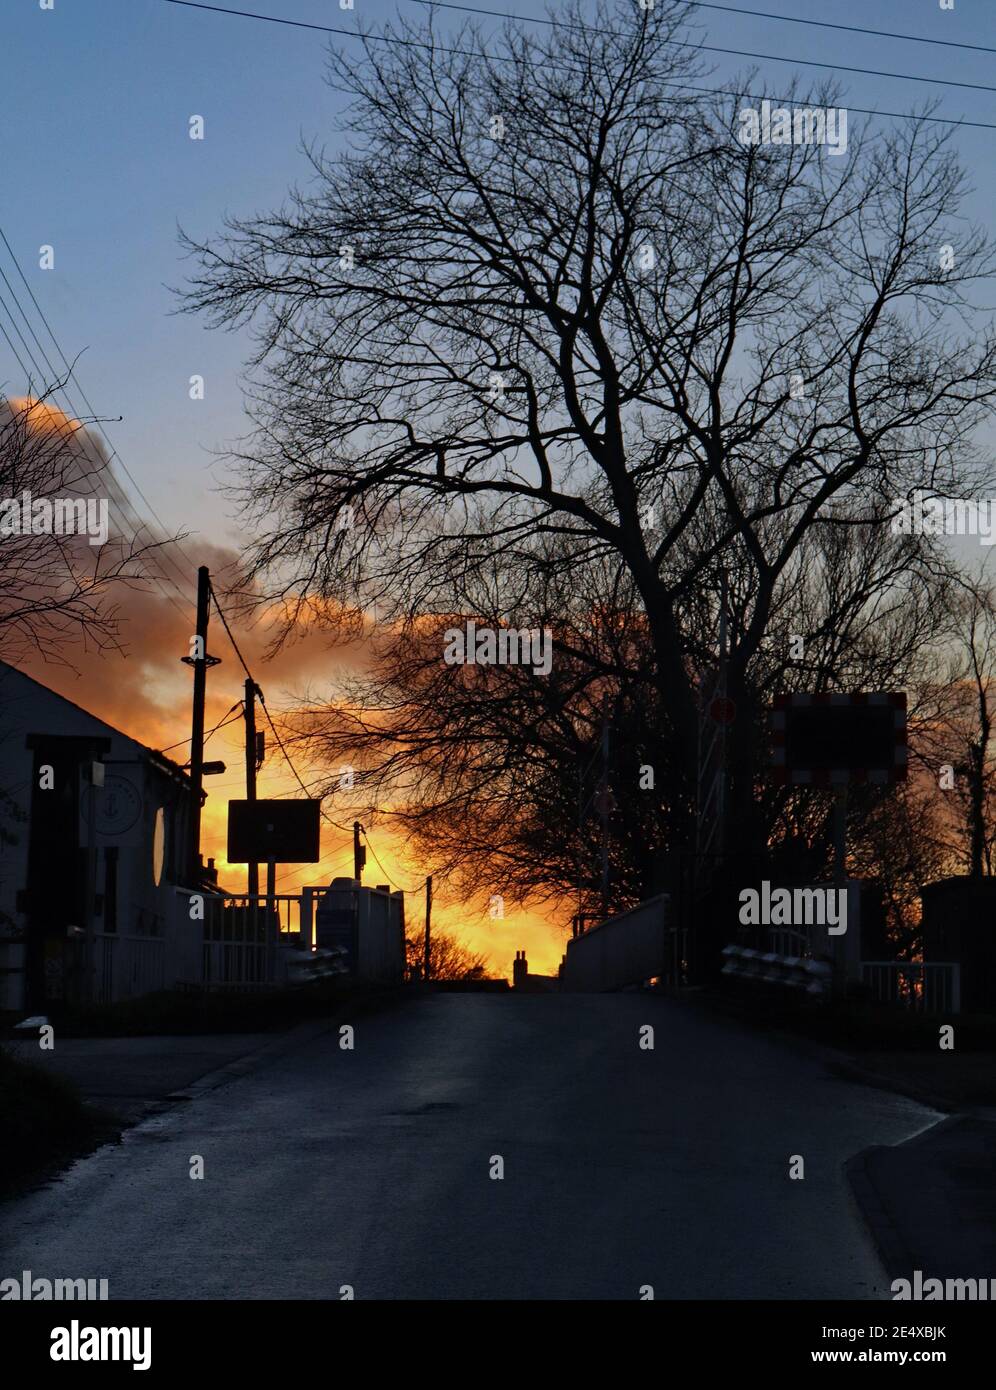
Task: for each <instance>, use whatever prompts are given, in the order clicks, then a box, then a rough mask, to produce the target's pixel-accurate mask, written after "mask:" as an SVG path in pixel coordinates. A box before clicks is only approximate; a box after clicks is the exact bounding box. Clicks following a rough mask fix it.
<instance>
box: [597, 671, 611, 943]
mask: <svg viewBox="0 0 996 1390" xmlns="http://www.w3.org/2000/svg"><path fill="white" fill-rule="evenodd" d="M609 729H610V725H609V702H608V698H606V701H605V706H604V708H603V710H602V789H601V793H600V796H599V810H600V812H601V816H602V921H603V922H604V921H605V919H606V917H608V915H609V812H610V810H611V809H612V804H611V803H612V794H611V792H610V791H609Z"/></svg>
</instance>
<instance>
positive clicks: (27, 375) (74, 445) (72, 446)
mask: <svg viewBox="0 0 996 1390" xmlns="http://www.w3.org/2000/svg"><path fill="white" fill-rule="evenodd" d="M2 236H3V231H2V229H0V237H2ZM3 239H4V241H5V242H6V237H3ZM8 246H9V243H8ZM12 259H14V263H15V265H16V264H17V261H16V258H14V257H13V256H12ZM18 269H20V267H18ZM0 277H2V279H3V282H4V284H5V285H6V286H7V290H8V292H9V294H10V297H11V299H12V300H13V302H14V306H15V307H16V309H17V311H18V313H19V314H20V315H21V318H22V319H23V320H24V323H25V326H26V327H27V330H28V332H29V334H30V335H31V337H32V338H33V339H34V342H35V345H36V346H37V348H38V351H39V353H40V354H41V357H42V361H43V362H44V363H45V365H46V367H47V369H48V377H47V378H46V375H45V372H44V371H43V370H42V368H41V366H40V364H39V362H38V359H37V358H36V357H35V354H34V352H33V351H32V349H31V347H30V346H29V344H28V342H27V339H26V338H25V337H24V334H23V333H22V332H21V330H20V328H19V327H18V323H17V319H16V318H15V316H14V314H13V312H12V311H11V309H10V307H9V305H8V304H7V302H6V300H5V299H4V297H3V295H2V293H0V307H2V309H3V311H4V313H5V314H6V315H7V317H8V319H9V320H10V324H11V327H12V328H13V330H14V332H15V333H16V334H17V337H18V339H19V340H20V343H21V346H22V348H23V349H24V351H25V353H26V354H27V356H28V358H29V360H30V362H31V368H29V367H27V366H26V364H25V362H24V358H23V357H22V356H21V354H20V352H18V350H17V347H16V346H15V344H14V342H13V340H12V338H11V336H10V334H9V333H8V332H7V330H6V328H5V327H4V326H3V323H2V322H0V333H2V334H3V336H4V338H5V339H6V342H7V346H8V347H9V348H10V350H11V353H12V354H13V357H14V360H15V361H16V362H17V365H18V366H19V367H20V369H21V371H22V372H23V374H24V379H25V385H26V386H27V387H28V389H30V383H31V381H32V378H34V377H36V378H37V379H38V383H39V386H40V387H43V386H44V384H45V382H46V380H47V381H48V383H49V387H48V388H47V389H50V390H52V392H53V396H55V391H54V383H55V381H56V380H57V379H58V375H59V374H58V372H57V371H56V370H55V368H54V367H53V365H52V362H51V359H50V358H49V356H48V354H47V352H46V351H45V348H44V347H43V346H42V343H41V341H40V339H39V337H38V334H37V333H36V332H35V330H34V328H33V326H32V324H31V320H30V319H29V318H28V315H27V314H26V313H25V311H24V306H23V304H22V303H21V301H20V300H19V299H18V297H17V293H16V291H15V290H14V287H13V286H12V285H11V283H10V281H9V280H8V279H7V276H6V274H5V273H4V270H3V268H2V267H0ZM21 278H22V279H23V278H24V277H23V273H22V276H21ZM28 293H29V294H30V293H31V288H30V286H28ZM61 393H62V394H63V395H64V396H65V399H66V402H67V404H68V406H69V412H68V414H67V419H73V418H75V417H76V416H78V415H80V414H82V412H81V411H80V410H78V409H77V407H76V405H75V403H74V401H73V400H72V398H71V396H70V395H69V393H68V391H66V389H65V387H64V386H63V387H62V388H61ZM30 408H31V407H30V401H29V406H28V411H29V413H30ZM67 447H68V449H69V453H70V455H71V457H72V458H73V459H75V460H76V462H77V463H79V464H80V466H81V471H82V473H83V475H84V476H86V474H87V473H88V471H89V469H90V467H91V461H90V460H87V459H86V458H85V455H84V454H83V451H82V450H81V448H80V446H79V443H78V441H77V439H76V433H75V430H74V431H73V432H72V433H71V435H70V438H69V441H68V444H67ZM107 480H108V484H109V489H110V490H113V489H112V488H110V485H111V484H112V483H113V473H112V472H110V471H109V472H108V475H107ZM118 491H119V493H120V498H116V499H115V500H117V501H119V503H120V499H121V498H123V499H124V502H125V505H126V507H127V510H128V511H130V512H132V514H133V515H134V514H135V513H134V508H133V507H132V506H131V503H130V502H129V501H128V498H127V494H126V493H125V492H124V490H123V489H121V488H118ZM137 538H138V528H137V527H136V526H135V525H134V523H132V535H131V536H130V537H129V539H130V540H131V541H132V542H134V541H135V540H137ZM150 577H151V578H152V580H153V583H156V584H157V587H158V589H159V592H160V594H161V595H162V597H163V598H165V599H166V600H167V601H168V602H170V603H172V604H173V607H174V608H176V610H177V612H179V613H181V615H183V616H186V615H185V614H183V610H182V609H181V608H180V607H179V605H178V604H177V602H176V600H175V599H174V598H173V597H172V595H171V594H168V593H167V592H166V590H165V589H164V588H163V586H162V583H160V582H158V581H157V578H156V575H155V574H152V575H151V576H150ZM170 582H173V581H170ZM173 587H174V588H176V587H177V586H176V584H175V583H173Z"/></svg>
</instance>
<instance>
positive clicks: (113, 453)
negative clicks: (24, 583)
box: [0, 226, 193, 616]
mask: <svg viewBox="0 0 996 1390" xmlns="http://www.w3.org/2000/svg"><path fill="white" fill-rule="evenodd" d="M0 240H2V241H3V244H4V246H5V247H6V248H7V253H8V255H9V256H10V259H11V262H12V263H13V265H14V268H15V269H16V271H17V273H18V275H19V277H20V279H21V282H22V283H23V285H24V288H25V289H26V290H27V292H28V295H29V296H30V299H31V302H32V304H33V305H34V307H35V310H36V312H37V314H38V317H39V318H40V319H41V321H42V324H43V325H44V327H45V330H46V332H47V333H48V336H49V337H50V338H51V340H52V342H53V344H54V346H55V350H56V352H57V353H58V355H59V359H60V361H61V362H62V365H63V368H64V370H65V371H66V373H67V374H68V379H70V380H72V381H75V383H76V389H77V390H78V391H79V394H80V397H81V399H82V401H83V404H84V405H85V406H86V408H87V410H88V411H89V413H90V416H91V417H92V418H93V421H94V424H95V426H96V428H97V430H98V431H99V433H100V434H101V435H102V436H103V439H104V442H105V443H106V445H107V447H108V450H109V451H110V458H109V462H111V463H113V461H114V460H115V459H117V461H118V463H119V464H120V465H121V470H122V472H123V473H124V474H125V477H126V478H128V480H129V481H130V483H131V485H132V487H134V489H135V491H136V492H137V493H138V495H139V497H140V498H141V500H142V502H143V503H144V504H145V506H146V507H147V508H148V510H149V512H150V513H151V514H152V516H153V518H154V520H155V521H156V522H157V523H158V525H159V527H160V530H161V531H162V533H163V535H164V536H168V534H169V533H168V529H167V527H166V525H165V523H164V522H163V521H162V518H161V517H160V516H159V515H158V514H157V513H156V510H155V508H154V507H153V506H152V504H151V502H150V501H149V499H148V498H147V497H146V496H145V493H144V492H143V491H142V489H141V487H140V486H139V484H138V482H137V481H136V479H135V478H134V476H133V475H132V473H131V471H130V470H129V468H128V466H127V464H126V463H125V461H124V459H123V458H122V457H121V455H120V454H119V453H118V451H117V449H115V447H114V445H113V443H112V442H111V440H110V439H109V437H108V435H107V431H106V430H105V429H104V427H103V425H102V424H101V423H100V421H99V420H98V419H97V412H96V410H94V408H93V406H92V405H91V403H90V400H89V398H88V397H87V394H86V392H85V391H84V390H83V387H82V384H81V383H80V380H79V377H78V376H77V375H76V371H75V368H74V367H72V366H70V363H69V360H68V358H67V357H66V354H65V353H64V352H63V350H62V346H61V344H60V343H59V340H58V338H57V337H56V336H55V331H54V330H53V328H52V325H51V324H50V323H49V321H48V319H47V318H46V316H45V311H44V310H43V309H42V307H41V305H40V304H39V302H38V298H37V296H36V295H35V292H34V290H33V289H32V288H31V285H30V283H29V281H28V279H27V276H26V275H25V274H24V271H23V269H22V267H21V263H20V261H19V260H18V258H17V256H16V254H15V252H14V248H13V247H12V246H11V244H10V241H9V240H8V238H7V234H6V232H5V231H4V229H3V227H2V226H0ZM0 275H3V280H4V283H5V284H6V285H7V287H8V289H9V291H10V294H11V298H12V299H13V300H14V303H15V304H16V305H17V308H18V310H19V311H20V314H21V317H22V318H23V319H24V322H25V324H26V325H27V328H28V331H29V333H30V334H31V336H32V338H33V339H34V341H35V343H36V344H37V346H38V350H39V352H40V353H41V355H42V358H43V360H44V361H45V363H46V365H47V366H48V369H49V371H50V372H51V374H52V376H53V378H55V377H57V376H58V373H57V372H56V371H55V368H54V367H53V366H52V362H51V360H50V358H49V357H48V354H47V353H46V351H45V349H44V348H43V346H42V344H41V340H40V339H39V337H38V335H37V333H36V332H35V331H34V328H33V327H32V325H31V322H30V320H29V318H28V315H27V314H26V313H25V311H24V308H23V306H22V305H21V303H20V300H19V299H18V298H17V295H16V294H15V292H14V289H13V287H12V286H11V284H10V281H9V280H8V279H7V276H6V274H4V272H3V270H2V269H0ZM29 356H31V358H32V361H34V356H33V354H29ZM36 366H37V364H36ZM62 390H63V394H64V395H65V397H66V399H67V401H68V402H69V405H70V409H71V411H72V413H73V415H82V413H83V412H82V411H79V410H77V407H76V405H75V404H74V402H73V400H72V397H71V396H70V394H69V391H68V390H67V389H66V388H65V387H63V388H62ZM110 480H113V471H111V473H110V474H109V481H110ZM119 491H120V493H121V497H120V499H119V504H120V502H123V504H124V507H125V508H126V509H127V511H129V512H130V513H131V514H132V517H133V518H135V519H138V520H140V518H138V514H137V512H136V511H135V508H134V507H133V506H132V504H131V501H130V499H129V498H128V495H127V493H126V492H125V490H124V489H123V488H119ZM132 530H133V532H134V536H133V539H134V537H137V535H138V530H137V528H136V527H135V526H134V522H133V523H132ZM176 545H177V547H178V549H179V550H180V552H181V554H183V555H184V556H185V558H186V559H187V560H188V562H189V563H190V564H191V565H192V564H193V561H192V560H191V559H190V556H189V555H186V552H185V551H184V549H183V546H182V545H181V544H180V542H179V541H177V542H176ZM156 559H157V561H158V562H159V567H160V573H161V577H162V578H163V579H165V580H166V582H167V583H169V584H172V585H173V588H174V589H176V591H177V593H179V594H181V595H183V590H182V589H181V587H180V585H178V584H177V582H176V579H175V578H173V577H172V576H171V575H168V574H166V573H165V572H164V570H163V565H164V562H165V561H166V560H169V562H170V563H171V564H172V565H173V568H174V570H175V572H176V574H177V575H179V576H180V577H181V579H183V581H184V583H187V578H186V576H185V575H184V574H183V571H182V570H181V569H180V567H179V565H178V564H177V562H176V561H175V560H172V559H171V558H170V557H168V556H163V555H160V554H159V552H158V551H157V552H156ZM166 597H168V596H166ZM170 601H171V602H173V603H174V607H176V606H177V605H176V603H175V601H174V600H170ZM179 611H181V612H183V610H179ZM184 616H186V614H185V613H184Z"/></svg>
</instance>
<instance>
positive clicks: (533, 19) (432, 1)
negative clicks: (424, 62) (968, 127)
mask: <svg viewBox="0 0 996 1390" xmlns="http://www.w3.org/2000/svg"><path fill="white" fill-rule="evenodd" d="M690 3H695V0H690ZM408 4H410V5H423V6H426V7H428V8H429V9H434V8H438V9H442V10H461V11H463V12H464V13H465V14H479V15H487V16H489V17H490V18H493V19H516V20H518V21H519V22H520V23H525V24H546V25H548V26H549V27H551V28H559V29H578V30H580V31H582V32H584V33H592V34H607V33H610V32H611V30H608V29H599V28H596V27H595V26H594V25H590V24H574V23H572V22H570V21H565V20H562V19H543V18H541V17H538V16H535V15H518V14H511V13H510V12H509V11H507V10H481V9H477V8H475V7H474V6H473V5H457V4H451V3H449V0H408ZM671 42H672V43H673V44H674V45H675V47H676V48H694V49H700V50H701V51H702V52H704V53H726V54H732V55H733V56H734V57H737V58H764V59H767V60H768V61H769V62H773V63H792V64H795V65H797V66H799V67H804V68H829V69H831V70H832V71H835V72H857V73H861V74H862V75H863V76H865V77H892V78H896V79H897V80H898V81H901V82H929V83H931V85H933V86H935V87H966V88H968V89H969V90H971V91H976V92H996V87H991V86H988V85H986V84H985V83H981V82H959V81H958V80H957V79H956V78H953V77H951V78H947V77H920V76H918V75H917V74H916V73H908V72H883V71H881V70H880V69H878V68H854V67H849V66H847V64H845V63H821V62H818V61H817V60H815V59H812V58H783V57H781V56H780V55H779V54H776V53H752V52H750V51H749V50H747V49H743V48H719V47H717V46H716V45H715V44H708V43H688V42H685V41H683V40H681V39H672V40H671ZM992 51H996V50H992Z"/></svg>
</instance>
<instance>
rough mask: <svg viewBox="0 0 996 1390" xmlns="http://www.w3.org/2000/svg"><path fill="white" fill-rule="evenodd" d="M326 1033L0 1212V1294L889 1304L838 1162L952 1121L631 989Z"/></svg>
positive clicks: (444, 1005) (451, 1001)
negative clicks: (50, 1289)
mask: <svg viewBox="0 0 996 1390" xmlns="http://www.w3.org/2000/svg"><path fill="white" fill-rule="evenodd" d="M647 1024H649V1025H651V1026H652V1027H653V1030H654V1038H653V1041H654V1047H653V1050H649V1049H645V1048H641V1047H640V1038H641V1028H642V1027H643V1026H644V1025H647ZM339 1042H340V1039H339V1034H338V1032H337V1031H330V1032H327V1033H325V1034H323V1035H321V1036H320V1037H318V1038H316V1039H312V1040H310V1041H308V1042H303V1043H302V1044H301V1045H300V1046H298V1047H295V1048H292V1049H290V1050H285V1051H284V1052H283V1053H282V1054H280V1055H277V1056H275V1057H273V1058H271V1059H269V1060H266V1061H264V1062H262V1063H261V1064H260V1065H258V1066H257V1067H256V1068H255V1069H254V1070H253V1071H251V1072H250V1073H249V1074H247V1075H245V1076H242V1077H239V1078H237V1079H236V1080H234V1081H231V1082H230V1083H228V1084H226V1085H224V1086H222V1087H220V1088H218V1089H216V1090H213V1091H209V1092H207V1093H205V1094H204V1095H202V1096H200V1097H199V1098H197V1099H194V1100H193V1101H191V1102H189V1103H187V1104H179V1105H177V1106H175V1107H174V1108H173V1109H171V1110H170V1111H169V1112H167V1113H165V1114H161V1115H157V1116H155V1117H154V1118H152V1119H149V1120H146V1121H145V1122H144V1123H142V1124H141V1125H139V1126H138V1127H136V1128H135V1129H132V1130H130V1131H128V1132H127V1133H126V1135H125V1138H124V1142H123V1143H122V1144H120V1145H116V1146H111V1147H109V1148H105V1149H103V1150H101V1151H100V1152H98V1153H96V1154H94V1155H92V1156H91V1157H90V1158H88V1159H85V1160H83V1161H82V1162H80V1163H79V1164H77V1165H76V1167H75V1168H74V1169H73V1170H72V1171H71V1172H70V1174H69V1175H67V1176H66V1177H65V1178H63V1179H61V1180H60V1181H59V1182H57V1183H56V1184H55V1185H53V1186H51V1187H49V1188H47V1189H44V1190H41V1191H39V1192H36V1193H33V1194H30V1195H29V1196H27V1197H24V1198H22V1199H20V1200H18V1201H16V1202H13V1203H10V1204H8V1205H7V1206H6V1207H4V1208H2V1209H0V1251H2V1252H3V1254H2V1267H0V1275H2V1276H3V1277H7V1276H9V1275H11V1274H13V1273H17V1274H19V1273H20V1271H21V1270H22V1269H30V1270H31V1271H32V1272H33V1274H34V1275H35V1276H36V1277H38V1276H44V1277H47V1278H70V1277H72V1278H98V1279H99V1278H106V1279H108V1281H109V1289H110V1296H111V1298H112V1299H113V1298H145V1299H156V1298H197V1299H200V1298H266V1297H271V1298H294V1299H298V1298H304V1299H329V1298H332V1299H338V1298H340V1297H341V1296H342V1292H341V1291H342V1290H344V1289H346V1288H348V1289H351V1290H352V1292H353V1296H354V1297H356V1298H358V1299H370V1298H391V1299H409V1298H433V1299H454V1298H513V1299H579V1298H597V1299H606V1298H611V1299H637V1298H639V1297H641V1290H643V1291H644V1294H643V1296H646V1292H645V1291H646V1289H647V1287H648V1286H649V1287H650V1288H652V1289H653V1293H654V1296H655V1297H656V1298H658V1299H660V1298H672V1299H674V1298H677V1299H693V1298H696V1299H697V1298H805V1299H828V1298H881V1297H888V1296H889V1290H888V1284H887V1281H886V1278H885V1275H884V1273H883V1271H882V1269H881V1267H880V1265H879V1263H878V1260H877V1258H876V1256H875V1254H874V1251H873V1249H872V1246H871V1243H870V1241H869V1239H868V1236H867V1234H866V1232H865V1230H864V1227H863V1224H862V1221H861V1217H860V1214H859V1213H858V1211H857V1208H856V1207H855V1206H854V1203H853V1200H852V1198H851V1196H850V1193H849V1190H848V1188H847V1185H846V1182H845V1179H844V1176H843V1173H842V1164H843V1163H844V1161H845V1160H846V1159H847V1158H849V1157H850V1156H851V1155H852V1154H854V1153H856V1152H858V1151H859V1150H861V1149H864V1148H866V1147H867V1146H869V1145H871V1144H895V1143H900V1142H902V1141H904V1140H905V1139H907V1138H909V1137H911V1136H912V1135H914V1134H916V1133H918V1132H920V1131H922V1130H923V1129H924V1128H925V1127H926V1126H928V1125H929V1124H931V1123H933V1122H934V1121H935V1120H936V1119H937V1118H939V1117H938V1116H937V1115H936V1114H935V1113H934V1112H933V1111H931V1110H928V1109H925V1108H924V1107H923V1106H921V1105H918V1104H916V1103H914V1102H913V1101H910V1100H906V1099H904V1098H902V1097H900V1096H895V1095H892V1094H889V1093H886V1092H882V1091H877V1090H874V1089H871V1088H869V1087H863V1086H860V1085H857V1084H854V1083H852V1082H849V1081H845V1080H841V1079H838V1078H835V1077H834V1076H832V1075H831V1074H830V1073H829V1072H828V1071H827V1069H826V1068H825V1066H824V1065H823V1064H822V1063H821V1062H820V1061H819V1060H817V1059H816V1058H815V1057H811V1056H808V1055H803V1054H801V1053H799V1052H797V1051H795V1050H793V1049H791V1048H786V1047H784V1046H782V1045H780V1044H778V1043H773V1042H769V1041H768V1040H766V1039H764V1038H763V1037H762V1036H760V1035H759V1034H758V1033H757V1032H754V1031H751V1030H747V1029H745V1028H743V1027H742V1026H741V1025H739V1024H736V1023H733V1022H729V1021H727V1020H725V1019H721V1018H716V1017H715V1016H713V1015H711V1014H708V1013H705V1012H702V1011H700V1010H698V1009H696V1008H694V1007H692V1006H689V1005H685V1004H678V1003H674V1002H672V1001H669V1000H666V999H663V998H659V997H655V996H650V995H642V994H622V995H611V996H606V995H602V996H590V995H589V996H583V995H575V996H528V995H527V996H519V995H513V994H505V995H501V994H438V995H429V996H423V997H421V998H419V999H416V1000H413V1001H410V1002H407V1003H404V1004H401V1005H399V1006H397V1007H395V1008H392V1009H389V1010H387V1011H385V1012H382V1013H379V1014H375V1015H368V1016H365V1017H362V1018H360V1019H359V1020H358V1022H357V1023H356V1025H355V1047H354V1049H353V1050H352V1051H348V1050H344V1049H342V1048H341V1047H340V1045H339ZM793 1155H798V1156H800V1157H801V1158H802V1159H803V1160H804V1165H805V1169H804V1171H805V1177H804V1178H803V1179H802V1180H792V1179H790V1177H789V1170H790V1162H791V1161H792V1156H793ZM195 1156H199V1157H200V1158H201V1160H202V1162H203V1172H204V1176H203V1178H200V1179H197V1178H191V1176H190V1173H191V1169H192V1164H193V1166H194V1170H195V1171H196V1163H195V1162H194V1160H195ZM498 1160H501V1163H500V1164H499V1162H498ZM501 1167H503V1176H501V1177H496V1176H492V1174H497V1173H498V1172H499V1170H500V1168H501Z"/></svg>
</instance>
